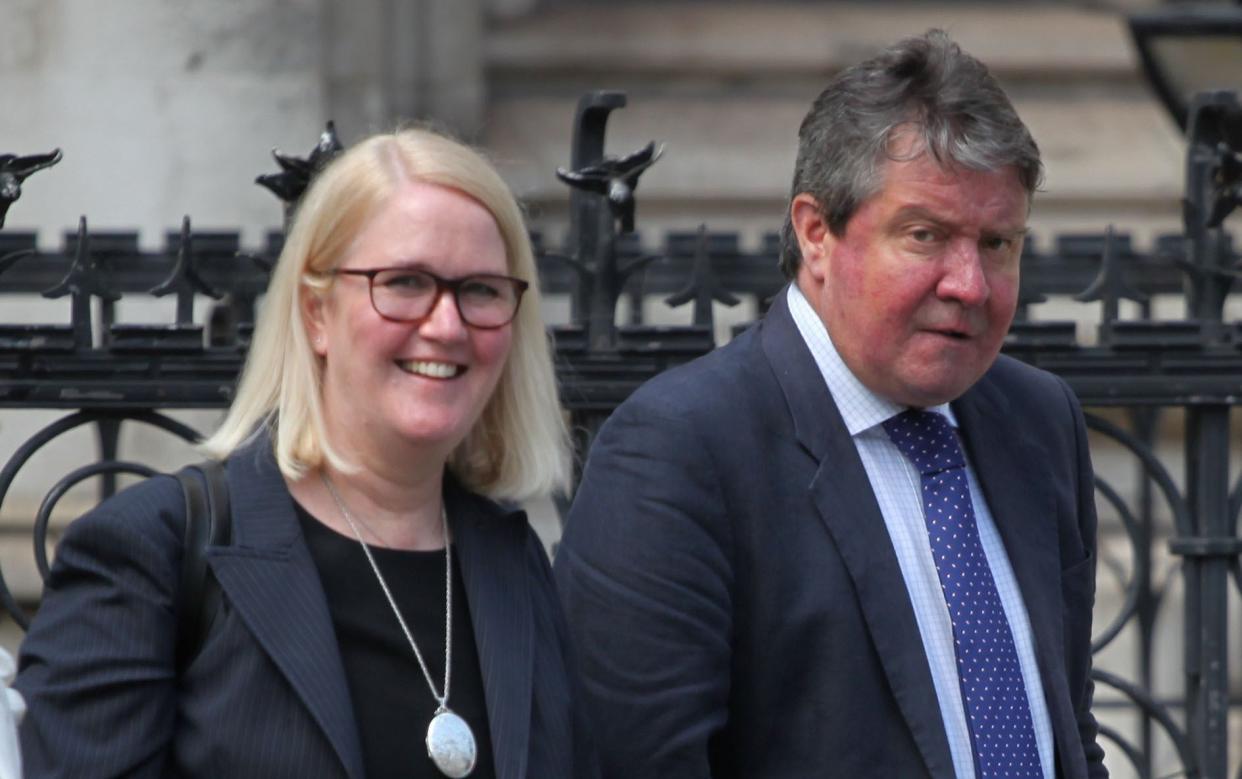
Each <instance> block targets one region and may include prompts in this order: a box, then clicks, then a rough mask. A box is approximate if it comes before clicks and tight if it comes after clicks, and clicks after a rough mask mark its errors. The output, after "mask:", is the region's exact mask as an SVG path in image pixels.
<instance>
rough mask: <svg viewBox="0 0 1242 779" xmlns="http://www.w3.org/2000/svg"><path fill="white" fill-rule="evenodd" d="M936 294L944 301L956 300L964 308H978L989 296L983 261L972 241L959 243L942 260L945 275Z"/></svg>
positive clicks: (989, 290)
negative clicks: (943, 261)
mask: <svg viewBox="0 0 1242 779" xmlns="http://www.w3.org/2000/svg"><path fill="white" fill-rule="evenodd" d="M936 294H937V295H939V296H940V297H941V298H943V299H945V300H956V301H958V302H959V303H961V304H962V305H963V306H966V307H974V306H981V305H983V304H984V303H986V302H987V299H988V296H989V295H990V294H991V288H990V287H989V286H988V279H987V274H985V273H984V272H983V257H982V256H981V253H980V251H979V247H978V246H977V245H976V244H975V243H974V242H973V241H958V242H956V243H954V244H953V246H952V247H951V248H950V250H949V252H948V255H947V256H946V257H945V268H944V275H943V276H941V277H940V283H939V284H938V285H937V286H936Z"/></svg>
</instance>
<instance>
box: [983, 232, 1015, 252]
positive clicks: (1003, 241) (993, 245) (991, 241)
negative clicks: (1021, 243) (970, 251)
mask: <svg viewBox="0 0 1242 779" xmlns="http://www.w3.org/2000/svg"><path fill="white" fill-rule="evenodd" d="M980 243H981V244H982V245H983V248H984V249H986V250H988V251H990V252H999V251H1003V250H1005V249H1008V248H1009V247H1010V245H1012V243H1013V242H1012V241H1010V240H1009V239H1008V238H1002V237H1000V236H992V237H990V238H984V239H983V240H982V241H981V242H980Z"/></svg>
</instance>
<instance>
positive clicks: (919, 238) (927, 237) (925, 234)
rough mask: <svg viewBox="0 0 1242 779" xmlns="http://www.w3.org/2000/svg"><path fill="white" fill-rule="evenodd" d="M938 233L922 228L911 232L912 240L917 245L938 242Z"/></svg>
mask: <svg viewBox="0 0 1242 779" xmlns="http://www.w3.org/2000/svg"><path fill="white" fill-rule="evenodd" d="M936 237H937V236H936V231H935V230H929V229H927V228H926V227H920V228H917V229H914V230H911V231H910V239H911V240H912V241H914V242H915V243H931V242H933V241H935V240H936Z"/></svg>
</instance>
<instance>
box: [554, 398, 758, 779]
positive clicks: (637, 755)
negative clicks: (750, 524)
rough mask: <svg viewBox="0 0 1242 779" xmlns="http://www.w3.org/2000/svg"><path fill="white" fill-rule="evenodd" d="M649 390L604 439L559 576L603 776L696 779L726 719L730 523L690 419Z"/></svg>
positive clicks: (580, 496) (706, 767) (590, 465)
mask: <svg viewBox="0 0 1242 779" xmlns="http://www.w3.org/2000/svg"><path fill="white" fill-rule="evenodd" d="M644 395H645V396H646V397H651V395H650V394H644V393H641V392H640V394H639V395H637V396H635V397H634V398H631V400H630V401H629V402H627V403H626V404H624V405H623V406H622V407H621V408H620V409H618V410H617V412H615V413H614V414H613V416H612V417H611V418H610V420H609V421H608V423H607V424H606V425H605V426H604V427H603V429H602V430H601V431H600V434H599V437H598V438H597V440H596V441H595V444H594V445H593V447H592V449H591V454H590V458H589V460H588V462H587V465H586V469H585V472H584V474H583V478H582V483H581V485H580V487H579V489H578V493H577V496H576V498H575V500H574V504H573V508H572V509H571V511H570V514H569V521H568V524H567V527H566V531H565V535H564V538H563V539H562V542H561V546H560V549H559V550H558V552H557V555H556V561H555V564H554V568H555V572H556V578H557V585H558V586H559V588H560V590H561V595H562V598H563V600H564V603H565V611H566V616H567V618H568V622H569V626H570V631H571V633H572V636H573V639H574V646H575V649H576V650H577V664H578V668H579V671H580V674H581V678H582V684H583V685H584V688H585V696H586V702H587V706H588V716H589V718H590V719H591V724H592V729H593V732H594V735H595V739H596V742H597V745H598V748H599V754H600V763H601V767H602V775H603V776H604V777H608V778H612V777H616V778H617V779H621V778H624V779H630V778H631V777H639V776H641V777H644V778H645V779H659V778H660V777H678V779H701V778H703V777H709V776H711V765H712V756H711V752H712V741H713V736H714V735H715V734H717V733H718V732H719V731H720V730H721V729H722V728H723V727H724V726H725V724H726V722H727V718H728V700H729V686H730V685H729V680H730V664H731V644H730V630H731V625H732V608H731V594H730V593H731V582H732V570H733V569H732V565H731V560H730V547H731V540H730V537H729V536H730V534H729V532H728V519H727V516H726V513H725V510H724V505H723V501H722V498H721V495H720V492H719V488H718V485H717V482H716V476H715V473H714V471H715V469H714V468H713V467H712V463H711V453H710V452H709V451H708V450H707V449H706V448H705V447H704V446H702V445H701V443H700V442H699V441H698V440H697V436H696V433H695V430H694V427H693V424H692V423H690V422H689V421H687V417H686V416H685V415H683V414H680V413H676V412H675V411H671V410H668V409H665V408H663V407H662V406H660V405H658V404H657V403H645V402H643V400H642V397H644Z"/></svg>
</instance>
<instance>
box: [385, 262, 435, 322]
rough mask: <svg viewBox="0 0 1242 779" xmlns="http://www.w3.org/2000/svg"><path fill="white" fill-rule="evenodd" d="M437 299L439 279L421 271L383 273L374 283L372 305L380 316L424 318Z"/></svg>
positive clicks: (410, 318)
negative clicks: (437, 282) (437, 280)
mask: <svg viewBox="0 0 1242 779" xmlns="http://www.w3.org/2000/svg"><path fill="white" fill-rule="evenodd" d="M435 298H436V280H435V278H434V277H432V276H431V274H429V273H424V272H423V271H420V270H413V269H405V268H401V269H396V270H386V271H380V272H379V273H377V274H375V279H374V280H373V281H372V282H371V303H372V304H374V306H375V310H376V311H377V312H379V314H380V316H385V317H388V318H389V319H399V320H402V321H407V320H413V319H421V318H423V317H424V316H426V315H427V312H428V311H430V310H431V304H432V301H434V300H435Z"/></svg>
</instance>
